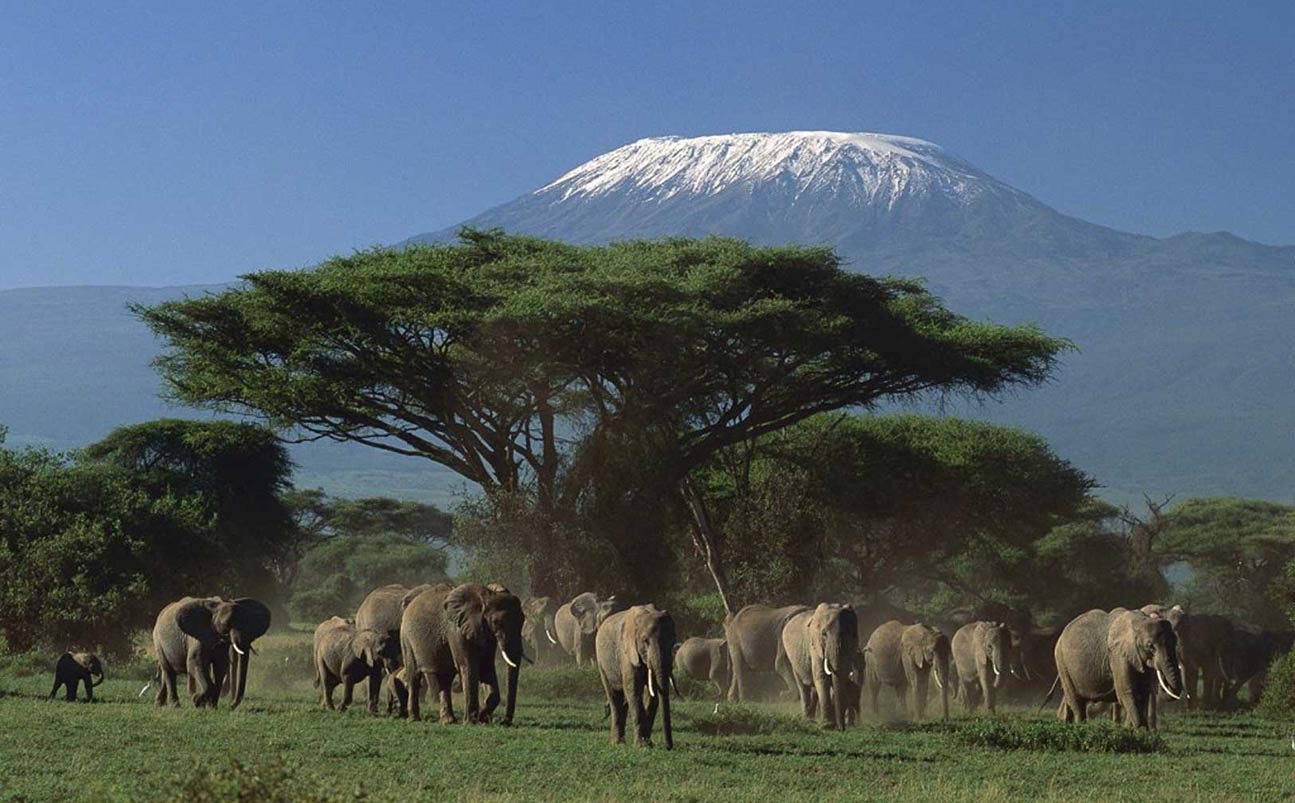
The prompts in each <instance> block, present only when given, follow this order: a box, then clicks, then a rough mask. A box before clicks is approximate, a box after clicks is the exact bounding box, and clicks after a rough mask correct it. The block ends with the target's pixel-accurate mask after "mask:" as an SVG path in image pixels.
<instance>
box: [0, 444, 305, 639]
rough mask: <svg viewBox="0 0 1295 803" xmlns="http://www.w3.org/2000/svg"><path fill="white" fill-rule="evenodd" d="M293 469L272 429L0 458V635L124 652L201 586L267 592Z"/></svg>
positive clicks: (5, 453) (6, 453) (8, 453)
mask: <svg viewBox="0 0 1295 803" xmlns="http://www.w3.org/2000/svg"><path fill="white" fill-rule="evenodd" d="M289 468H290V465H289V463H288V461H287V459H286V457H285V456H284V452H283V450H282V447H280V446H278V444H277V443H276V442H275V441H274V440H273V436H271V435H270V434H269V433H268V432H266V431H264V430H260V429H257V428H255V427H249V426H247V425H239V424H228V423H225V422H184V421H159V422H153V423H150V424H141V425H137V426H134V427H126V428H123V429H120V430H117V431H114V432H113V433H112V434H110V435H109V436H108V438H106V439H105V440H104V441H102V442H101V443H99V444H95V445H94V446H91V447H89V448H88V449H87V450H86V451H85V452H84V453H82V454H81V455H80V456H78V457H77V458H76V459H75V460H72V459H68V458H66V457H62V456H58V455H53V454H49V453H47V452H42V451H34V450H26V451H12V450H5V449H0V576H3V577H4V578H5V582H4V583H3V584H0V634H3V637H4V640H5V642H6V644H7V646H8V647H9V648H10V649H12V650H18V651H23V650H27V649H31V648H33V647H41V648H46V649H50V650H57V651H60V652H61V651H62V650H64V649H67V648H69V647H74V646H75V647H83V648H93V649H95V650H97V651H99V652H102V653H105V654H106V655H110V656H113V657H119V656H125V655H128V654H129V653H130V652H131V650H132V643H131V641H132V635H133V632H134V631H135V630H136V629H138V628H144V627H147V626H149V625H150V624H151V623H152V620H153V617H154V616H155V615H156V613H157V610H158V609H159V608H160V607H161V606H162V605H164V604H166V603H167V602H170V601H172V600H174V599H176V598H178V597H180V596H183V595H185V594H190V593H194V591H195V590H197V589H212V590H213V591H215V590H221V591H225V592H234V593H251V594H268V595H272V594H273V591H274V589H273V584H272V582H271V581H270V579H269V575H268V570H267V566H268V563H269V561H270V560H271V559H272V558H273V556H274V555H275V554H276V553H277V550H278V546H279V544H280V543H281V542H282V540H283V539H284V538H286V533H287V531H289V530H290V529H291V525H290V521H289V519H288V518H287V515H286V511H285V509H284V508H283V507H282V505H281V504H280V502H279V500H278V493H279V492H280V491H281V490H282V489H283V487H284V484H285V483H286V480H287V471H288V470H289Z"/></svg>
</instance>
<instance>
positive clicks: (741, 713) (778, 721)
mask: <svg viewBox="0 0 1295 803" xmlns="http://www.w3.org/2000/svg"><path fill="white" fill-rule="evenodd" d="M692 724H693V727H695V728H696V729H697V732H698V733H702V734H705V735H706V736H751V735H766V734H772V733H797V732H801V733H804V732H810V731H816V730H818V727H817V726H816V725H814V723H812V722H809V721H808V720H806V719H804V718H802V717H796V716H788V715H786V714H774V713H771V712H768V711H761V710H760V709H758V708H749V707H747V706H744V705H729V704H727V703H721V704H720V705H719V707H718V709H717V710H715V711H714V712H713V713H709V714H695V715H693V717H692Z"/></svg>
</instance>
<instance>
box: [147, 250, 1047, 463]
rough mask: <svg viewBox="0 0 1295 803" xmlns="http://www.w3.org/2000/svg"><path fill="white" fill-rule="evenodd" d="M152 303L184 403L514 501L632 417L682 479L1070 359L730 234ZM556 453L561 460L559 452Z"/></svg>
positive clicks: (913, 286)
mask: <svg viewBox="0 0 1295 803" xmlns="http://www.w3.org/2000/svg"><path fill="white" fill-rule="evenodd" d="M243 279H244V283H243V285H242V286H240V287H237V288H234V289H230V290H227V291H224V292H221V293H219V294H215V295H209V296H204V297H200V298H190V299H185V300H180V301H174V302H168V303H164V304H161V305H158V306H155V307H137V308H136V310H135V311H136V313H137V314H139V315H140V316H141V317H142V318H143V319H144V320H145V321H146V322H147V323H148V324H149V326H151V327H152V328H153V330H154V331H155V332H156V333H157V334H159V335H161V336H162V337H163V338H165V339H166V341H167V342H168V345H169V348H168V350H167V351H166V353H165V354H164V355H163V356H162V357H161V358H159V360H158V368H159V370H160V371H161V373H162V376H163V378H164V379H165V382H166V385H167V387H168V389H169V392H170V393H171V395H173V396H174V397H175V398H176V399H178V400H180V401H182V402H185V403H188V404H192V405H196V406H200V407H206V408H211V409H216V410H221V411H226V412H236V413H242V414H248V413H250V414H253V415H258V416H261V417H263V418H265V419H267V420H268V421H269V422H270V423H272V424H274V425H276V426H279V427H295V428H298V429H299V430H300V431H301V432H302V433H303V434H304V435H305V436H306V437H325V438H332V439H337V440H352V441H357V442H361V443H366V444H369V445H372V446H375V447H378V448H383V449H387V450H391V451H396V452H400V453H405V454H410V455H416V456H420V457H424V458H427V459H430V460H433V461H435V462H438V463H441V464H443V465H445V466H447V467H449V468H451V469H453V470H454V471H456V472H458V473H459V474H461V475H463V476H464V477H466V478H467V479H470V480H472V481H474V482H477V483H480V484H481V485H482V486H483V487H486V488H490V487H492V486H506V487H512V486H515V485H516V484H517V483H518V482H519V480H520V478H521V475H522V474H524V473H526V472H528V471H534V472H541V473H542V471H543V467H544V464H545V463H547V462H549V461H551V460H554V459H557V458H558V457H559V454H560V453H562V452H565V451H566V450H567V447H569V446H570V443H569V442H567V443H563V442H562V441H563V438H562V437H561V436H560V435H559V433H558V432H557V431H552V430H555V422H556V421H557V420H560V419H567V420H569V422H570V424H571V426H568V427H565V428H558V429H561V431H562V432H564V433H568V434H567V436H566V439H567V440H568V441H569V440H570V439H571V438H573V437H575V436H574V435H571V434H570V433H575V432H579V431H585V432H587V431H588V430H589V428H591V427H593V428H596V427H597V426H599V425H600V424H602V423H607V422H610V421H613V420H620V421H628V420H633V421H636V422H640V423H641V424H642V425H644V426H652V427H654V428H662V427H665V428H666V429H669V430H671V431H672V434H673V437H674V441H675V445H676V448H677V450H678V457H679V458H680V464H681V465H682V466H685V467H690V466H693V465H697V464H698V463H700V462H702V461H704V460H705V459H706V458H707V457H708V456H709V455H710V454H713V453H714V451H715V450H716V449H719V448H722V447H723V446H726V445H729V444H732V443H735V442H738V441H741V440H745V439H748V438H751V437H754V436H757V435H759V434H762V433H765V432H770V431H773V430H776V429H779V428H781V427H784V426H787V425H788V424H792V423H795V422H796V421H799V420H802V419H804V418H806V417H808V416H810V415H813V414H814V413H817V412H822V411H825V410H832V409H837V408H841V407H848V406H867V405H870V404H873V403H875V402H876V401H878V400H880V399H882V398H885V397H889V396H901V395H909V396H911V395H914V394H919V393H922V392H928V391H938V392H970V393H978V394H992V393H995V392H998V391H1000V390H1002V389H1004V388H1005V387H1007V386H1010V385H1019V384H1025V385H1028V384H1034V383H1037V382H1040V381H1042V380H1043V379H1044V378H1046V377H1047V375H1048V373H1049V372H1050V371H1051V369H1052V368H1053V365H1054V362H1055V359H1056V357H1057V354H1058V353H1059V352H1060V351H1062V350H1063V349H1065V348H1066V347H1067V345H1068V344H1067V343H1066V342H1065V341H1062V340H1058V339H1055V338H1050V337H1047V336H1046V335H1044V334H1043V332H1041V331H1040V330H1039V329H1038V328H1037V327H1034V326H999V325H995V324H991V323H984V322H976V321H971V320H968V319H966V318H963V317H961V316H958V315H956V314H954V313H952V312H950V311H949V310H947V309H946V308H945V307H944V306H943V305H942V304H941V302H940V301H939V299H938V298H936V297H934V296H932V295H931V294H929V293H927V292H926V291H925V290H924V289H923V288H922V287H921V286H920V285H919V284H917V283H914V282H912V281H904V280H897V279H886V278H874V277H870V276H866V275H862V274H857V273H850V272H847V271H845V270H844V269H842V267H841V265H840V262H839V260H838V259H837V257H836V256H835V254H834V253H833V252H832V251H831V250H830V249H827V248H804V247H797V246H786V247H757V246H753V245H750V244H747V243H745V242H741V241H738V240H731V239H723V238H710V239H705V240H682V239H680V240H660V241H637V242H627V243H617V244H612V245H609V246H582V247H577V246H570V245H566V244H562V243H557V242H551V241H544V240H538V239H534V238H527V237H515V236H508V235H504V234H502V233H500V232H478V231H471V230H465V231H464V232H463V233H462V236H461V239H460V241H459V242H458V243H456V244H453V245H434V246H415V247H411V248H408V249H405V250H391V249H374V250H370V251H364V252H360V253H356V254H354V255H352V256H348V257H335V258H333V259H330V260H328V261H327V262H325V263H323V264H322V265H320V266H319V267H317V268H313V269H310V270H301V271H263V272H259V273H253V274H249V275H247V276H245V277H243ZM546 450H548V454H547V455H546Z"/></svg>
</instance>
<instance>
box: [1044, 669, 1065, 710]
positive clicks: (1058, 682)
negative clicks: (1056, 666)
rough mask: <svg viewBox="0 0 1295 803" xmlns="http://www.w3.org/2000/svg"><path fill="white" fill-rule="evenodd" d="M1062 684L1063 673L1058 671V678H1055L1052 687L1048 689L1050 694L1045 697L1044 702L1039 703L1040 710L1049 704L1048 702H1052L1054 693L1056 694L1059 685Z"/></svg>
mask: <svg viewBox="0 0 1295 803" xmlns="http://www.w3.org/2000/svg"><path fill="white" fill-rule="evenodd" d="M1060 685H1061V675H1060V673H1058V674H1057V679H1056V680H1054V681H1052V688H1050V689H1048V696H1047V697H1044V698H1043V702H1041V703H1039V710H1040V711H1042V710H1043V707H1044V706H1045V705H1047V704H1048V703H1050V702H1052V695H1054V694H1056V693H1057V687H1058V686H1060Z"/></svg>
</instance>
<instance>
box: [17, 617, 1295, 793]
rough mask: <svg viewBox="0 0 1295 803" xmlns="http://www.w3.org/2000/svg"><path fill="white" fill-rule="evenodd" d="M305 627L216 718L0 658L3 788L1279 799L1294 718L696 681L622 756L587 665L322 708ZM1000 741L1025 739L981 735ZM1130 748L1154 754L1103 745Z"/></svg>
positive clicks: (128, 675) (141, 670) (1292, 771)
mask: <svg viewBox="0 0 1295 803" xmlns="http://www.w3.org/2000/svg"><path fill="white" fill-rule="evenodd" d="M306 638H307V637H305V636H296V635H293V636H276V637H271V638H267V639H264V640H263V641H262V642H258V645H259V649H260V653H261V655H260V656H259V658H258V659H256V660H254V663H253V670H252V671H253V677H251V678H250V679H249V689H250V694H249V698H248V700H247V701H246V702H245V703H244V705H243V707H242V708H240V709H239V710H238V711H233V712H231V711H229V710H227V708H225V707H223V706H222V708H221V709H220V710H218V711H214V712H213V711H206V710H204V711H196V710H194V709H193V708H191V707H189V706H188V705H185V706H184V707H182V708H178V709H169V708H168V709H157V708H155V707H154V706H153V705H152V703H151V692H150V693H149V694H146V695H145V696H144V698H142V699H141V698H139V697H137V693H138V692H139V690H140V688H141V687H142V686H143V683H144V680H145V679H146V676H147V673H148V672H149V670H148V669H147V668H146V667H144V666H142V665H141V666H138V667H129V668H119V670H118V671H117V672H116V673H115V674H114V672H113V669H112V668H111V667H110V668H109V674H110V677H111V678H113V679H110V680H108V681H107V682H106V683H104V684H103V685H102V686H100V687H99V689H98V693H99V697H100V698H101V702H96V704H94V705H84V704H69V703H66V702H63V701H61V700H58V701H54V702H46V701H45V699H44V696H45V695H46V694H47V693H48V691H49V684H50V682H51V680H50V678H49V676H48V675H47V674H45V673H44V672H42V673H40V674H30V673H31V672H33V671H34V669H35V666H34V665H32V664H30V663H23V662H19V661H9V662H8V663H3V662H0V800H29V801H38V800H40V801H43V800H87V801H91V800H93V801H100V800H122V801H126V800H129V801H136V800H248V801H251V800H265V799H274V800H356V799H367V800H373V801H379V800H381V801H388V800H396V801H404V800H437V799H452V800H462V801H495V800H499V801H512V800H517V801H523V800H524V801H536V800H706V801H748V800H751V801H754V800H784V801H801V800H805V801H808V800H874V799H875V800H915V799H938V800H946V801H958V800H977V801H979V800H1018V799H1031V800H1165V801H1169V800H1172V801H1175V803H1182V802H1183V801H1195V800H1209V801H1217V800H1237V801H1241V800H1246V801H1249V800H1270V799H1271V800H1276V799H1281V798H1288V797H1291V796H1295V754H1292V752H1291V746H1290V738H1289V733H1290V731H1291V730H1292V728H1291V727H1289V726H1288V725H1287V724H1286V723H1280V722H1274V721H1269V720H1263V719H1259V718H1257V717H1254V716H1251V715H1206V714H1176V715H1174V714H1171V715H1168V716H1167V722H1166V725H1165V728H1164V731H1163V740H1162V741H1161V740H1155V739H1152V740H1132V741H1130V740H1127V739H1122V738H1120V737H1122V736H1125V735H1126V734H1123V733H1121V732H1118V731H1115V730H1114V729H1112V728H1110V726H1108V725H1106V724H1105V723H1098V724H1096V725H1089V726H1086V727H1089V728H1095V729H1098V730H1097V731H1095V736H1094V738H1091V739H1086V740H1075V739H1073V738H1070V736H1069V735H1068V733H1069V732H1066V733H1062V732H1060V731H1059V730H1058V729H1063V728H1065V726H1062V725H1060V724H1057V723H1052V722H1049V721H1048V717H1047V716H1039V715H1036V714H1034V713H1033V712H1032V711H1031V710H1030V709H1027V708H1013V709H1011V710H1009V711H1008V712H1007V713H1006V714H1003V715H1002V716H1001V717H1000V721H998V722H994V721H989V720H988V719H987V718H984V717H982V718H980V719H972V718H969V717H966V716H964V715H962V714H961V713H958V714H956V715H955V716H954V718H953V720H952V721H951V722H949V723H926V724H921V725H903V724H884V723H883V724H865V725H864V726H862V727H859V728H855V729H852V730H849V731H847V732H845V733H832V732H822V731H820V730H819V729H817V728H816V727H810V726H806V725H805V723H803V722H801V721H800V720H799V719H798V718H797V717H796V716H795V713H796V712H795V709H794V707H793V706H792V705H791V704H767V705H756V706H750V707H731V706H722V707H721V713H720V714H719V715H718V716H716V715H715V714H714V713H713V710H714V703H713V701H712V699H711V695H712V694H713V690H710V691H708V690H706V689H704V688H702V687H700V686H695V687H691V688H689V687H685V692H687V693H689V696H690V697H691V699H688V700H683V701H680V702H678V703H677V705H676V709H675V710H676V716H675V744H676V747H675V750H674V751H673V752H666V751H664V750H661V749H659V748H658V749H655V750H635V749H633V748H630V747H625V746H613V745H611V744H610V743H609V739H608V730H607V724H606V722H604V721H603V719H602V704H601V692H600V691H599V686H598V681H597V679H596V676H595V675H594V674H593V672H592V671H591V670H590V671H580V670H576V669H574V668H569V669H562V670H540V669H528V670H524V671H523V674H522V682H521V693H520V702H519V705H518V716H517V720H518V722H517V724H516V725H515V726H514V727H512V728H502V727H497V726H484V727H469V726H465V725H457V726H450V725H441V724H439V723H436V722H420V723H413V722H404V721H399V720H396V719H392V718H388V717H373V716H370V715H368V714H367V713H365V712H364V711H363V710H362V708H361V709H353V710H351V711H348V712H346V713H344V714H337V713H330V712H327V711H322V710H320V709H319V707H318V703H317V698H316V696H315V694H316V692H315V690H314V689H313V688H312V687H311V684H310V672H309V666H308V664H309V662H308V656H309V644H308V642H307V641H306ZM50 663H51V664H52V663H53V662H52V661H50ZM123 675H124V676H123ZM955 708H957V706H956V704H955ZM716 731H723V732H725V733H731V734H732V735H713V734H714V733H715V732H716ZM733 732H736V733H733ZM1013 741H1020V742H1021V743H1022V744H1027V745H1031V746H1032V748H1033V749H1004V748H1003V747H993V746H985V745H1001V744H1010V743H1012V742H1013ZM658 742H659V739H658ZM1130 746H1131V747H1134V748H1139V747H1140V748H1143V749H1152V750H1154V752H1150V753H1116V752H1103V750H1108V749H1123V748H1124V747H1130ZM1040 747H1042V748H1043V749H1039V748H1040ZM275 795H278V797H275Z"/></svg>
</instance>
